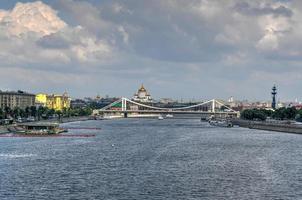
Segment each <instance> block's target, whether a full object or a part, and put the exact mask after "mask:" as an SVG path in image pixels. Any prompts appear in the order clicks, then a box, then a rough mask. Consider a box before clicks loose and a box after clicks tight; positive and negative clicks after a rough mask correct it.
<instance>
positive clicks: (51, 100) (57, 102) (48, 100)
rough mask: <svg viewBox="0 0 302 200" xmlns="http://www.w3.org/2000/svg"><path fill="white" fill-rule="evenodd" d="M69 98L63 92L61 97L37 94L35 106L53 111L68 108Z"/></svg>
mask: <svg viewBox="0 0 302 200" xmlns="http://www.w3.org/2000/svg"><path fill="white" fill-rule="evenodd" d="M70 101H71V99H70V97H69V96H68V94H67V93H66V92H65V93H64V94H63V95H57V94H37V95H36V104H37V105H40V106H44V107H47V108H49V109H54V110H61V111H62V110H63V109H64V108H70Z"/></svg>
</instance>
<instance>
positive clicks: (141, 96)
mask: <svg viewBox="0 0 302 200" xmlns="http://www.w3.org/2000/svg"><path fill="white" fill-rule="evenodd" d="M132 100H134V101H137V102H142V103H151V102H152V98H151V96H150V94H149V93H148V92H147V90H146V89H145V87H144V85H143V84H142V85H141V87H140V88H139V89H138V91H137V93H135V94H134V96H133V98H132Z"/></svg>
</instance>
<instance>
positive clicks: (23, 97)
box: [0, 90, 35, 109]
mask: <svg viewBox="0 0 302 200" xmlns="http://www.w3.org/2000/svg"><path fill="white" fill-rule="evenodd" d="M34 105H35V95H34V94H30V93H27V92H24V91H21V90H19V91H17V92H15V91H0V108H2V109H3V108H6V107H9V108H11V109H14V108H21V109H25V108H26V107H31V106H34Z"/></svg>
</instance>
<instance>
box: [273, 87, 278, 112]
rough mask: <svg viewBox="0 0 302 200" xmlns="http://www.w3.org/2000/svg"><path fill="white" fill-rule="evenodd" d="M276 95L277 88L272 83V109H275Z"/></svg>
mask: <svg viewBox="0 0 302 200" xmlns="http://www.w3.org/2000/svg"><path fill="white" fill-rule="evenodd" d="M276 95H277V88H276V86H275V85H274V86H273V88H272V108H273V109H274V110H275V109H276Z"/></svg>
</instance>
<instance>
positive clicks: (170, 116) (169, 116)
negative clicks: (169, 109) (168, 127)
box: [166, 114, 174, 118]
mask: <svg viewBox="0 0 302 200" xmlns="http://www.w3.org/2000/svg"><path fill="white" fill-rule="evenodd" d="M173 117H174V116H173V115H172V114H167V115H166V118H173Z"/></svg>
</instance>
